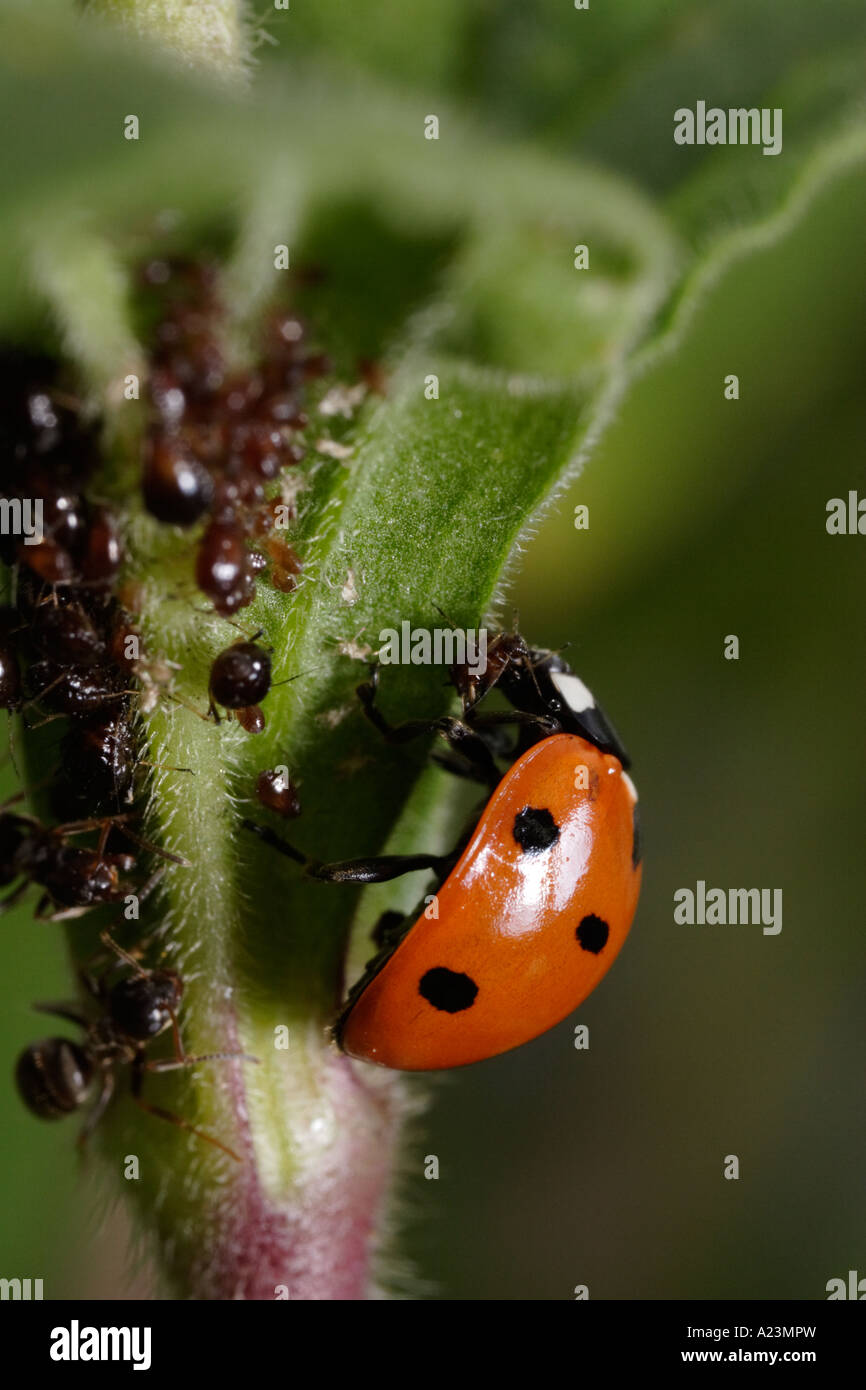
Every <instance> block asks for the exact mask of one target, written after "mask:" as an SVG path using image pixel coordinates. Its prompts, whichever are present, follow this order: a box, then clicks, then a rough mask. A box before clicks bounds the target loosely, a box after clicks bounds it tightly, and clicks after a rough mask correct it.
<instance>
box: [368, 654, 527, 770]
mask: <svg viewBox="0 0 866 1390" xmlns="http://www.w3.org/2000/svg"><path fill="white" fill-rule="evenodd" d="M378 686H379V668H378V667H374V668H373V671H372V673H371V677H370V680H369V681H367V682H366V683H365V684H364V685H359V686H358V687H357V690H356V694H357V696H358V699H359V700H360V702H361V708H362V709H363V711H364V714H365V716H366V717H367V719H369V721H370V723H371V724H372V725H373V727H374V728H375V729H377V730H378V732H379V733H380V734H381V735H382V737H383V738H384V739H385V741H386V742H387V743H392V744H393V743H396V744H400V743H409V742H410V741H411V740H412V739H413V738H418V737H420V736H421V735H422V734H441V735H442V737H443V738H444V739H445V741H446V742H447V743H448V744H449V746H450V747H451V748H452V749H453V751H454V752H455V753H458V754H459V755H460V757H461V758H465V760H466V762H467V763H468V765H469V768H471V769H472V771H469V770H467V771H465V772H464V771H463V769H462V768H461V767H457V766H455V765H454V764H453V763H447V762H443V763H442V766H443V767H445V768H446V769H447V771H449V772H454V773H455V774H456V775H457V776H466V777H471V778H472V779H473V780H474V781H478V782H483V783H484V784H485V786H488V787H489V788H490V789H491V791H492V790H493V789H494V787H496V786H498V784H499V781H500V778H501V773H500V771H499V769H498V768H497V766H496V761H495V759H494V757H493V754H492V753H491V751H490V749H489V748H488V747H487V744H486V743H485V742H484V740H483V739H481V738H479V737H478V735H477V734H475V733H474V732H473V731H472V729H470V728H469V726H468V724H466V723H464V722H463V720H462V719H455V718H454V717H453V716H452V715H447V714H446V715H443V716H442V717H441V718H439V719H407V720H406V721H405V722H404V723H402V724H389V723H388V721H387V719H386V718H385V716H384V715H383V714H382V713H381V711H380V710H379V709H378V707H377V706H376V691H377V690H378Z"/></svg>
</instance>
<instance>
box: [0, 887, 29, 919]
mask: <svg viewBox="0 0 866 1390" xmlns="http://www.w3.org/2000/svg"><path fill="white" fill-rule="evenodd" d="M29 887H30V882H29V880H28V879H26V878H25V880H24V882H23V883H19V885H18V887H17V888H13V889H12V892H11V893H9V894H8V896H7V897H5V898H3V899H0V917H2V915H3V913H4V912H10V911H11V910H12V908H13V907H14V906H15V904H16V903H18V902H20V900H21V898H23V896H24V894H25V893H26V892H27V889H28V888H29Z"/></svg>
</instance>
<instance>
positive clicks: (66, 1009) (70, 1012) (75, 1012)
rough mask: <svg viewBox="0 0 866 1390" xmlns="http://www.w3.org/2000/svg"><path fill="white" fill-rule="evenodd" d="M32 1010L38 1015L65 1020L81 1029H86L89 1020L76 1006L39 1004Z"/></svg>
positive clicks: (32, 1005)
mask: <svg viewBox="0 0 866 1390" xmlns="http://www.w3.org/2000/svg"><path fill="white" fill-rule="evenodd" d="M30 1007H31V1009H33V1011H34V1013H37V1014H51V1015H53V1017H54V1018H65V1019H66V1021H67V1022H68V1023H77V1024H78V1027H79V1028H86V1027H87V1025H88V1020H87V1018H86V1017H85V1015H84V1014H83V1013H82V1011H81V1009H79V1008H78V1006H77V1005H76V1004H65V1003H61V1002H58V1003H56V1004H55V1003H52V1004H49V1003H39V1004H31V1005H30Z"/></svg>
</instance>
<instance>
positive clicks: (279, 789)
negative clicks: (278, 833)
mask: <svg viewBox="0 0 866 1390" xmlns="http://www.w3.org/2000/svg"><path fill="white" fill-rule="evenodd" d="M256 796H257V797H258V799H259V801H260V802H261V804H262V805H263V806H266V807H267V808H268V810H269V811H275V812H276V814H277V815H278V816H282V817H283V819H284V820H294V818H295V817H296V816H299V815H300V814H301V801H300V797H299V796H298V789H297V787H296V786H295V784H294V782H293V781H292V779H291V777H289V776H288V774H287V773H286V772H285V770H284V769H283V768H272V769H267V770H266V771H264V772H260V773H259V775H258V778H257V779H256Z"/></svg>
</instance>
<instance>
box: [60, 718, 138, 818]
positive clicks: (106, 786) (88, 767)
mask: <svg viewBox="0 0 866 1390" xmlns="http://www.w3.org/2000/svg"><path fill="white" fill-rule="evenodd" d="M135 751H136V750H135V740H134V738H133V733H132V729H131V727H130V724H129V721H128V719H127V718H126V714H125V713H124V712H118V713H109V714H106V715H103V716H101V717H99V718H93V719H89V720H87V721H86V722H84V723H81V724H76V725H75V726H73V728H71V729H70V730H69V732H68V734H66V736H65V737H64V739H63V741H62V743H61V745H60V761H61V772H62V782H61V784H60V788H59V791H60V806H59V807H58V811H59V814H60V815H67V814H69V815H75V814H76V813H77V812H80V813H82V814H89V815H103V814H111V813H112V812H115V811H118V810H120V808H121V806H122V805H123V804H124V803H125V802H127V801H128V800H129V799H130V794H131V792H132V787H133V782H134V779H135Z"/></svg>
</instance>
